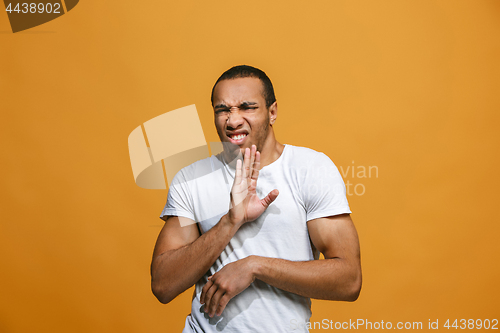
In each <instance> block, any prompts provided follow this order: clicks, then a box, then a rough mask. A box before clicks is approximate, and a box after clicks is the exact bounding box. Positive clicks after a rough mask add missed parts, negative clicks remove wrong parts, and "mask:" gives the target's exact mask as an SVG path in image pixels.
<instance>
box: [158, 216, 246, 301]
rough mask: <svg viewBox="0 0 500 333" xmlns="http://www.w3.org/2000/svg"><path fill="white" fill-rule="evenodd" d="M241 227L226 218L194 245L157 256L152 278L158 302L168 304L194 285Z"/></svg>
mask: <svg viewBox="0 0 500 333" xmlns="http://www.w3.org/2000/svg"><path fill="white" fill-rule="evenodd" d="M238 228H239V226H237V225H235V224H233V223H230V222H229V221H228V220H227V218H226V215H224V216H223V217H222V218H221V220H220V221H219V222H218V223H217V224H216V225H215V226H214V227H212V228H211V229H210V230H209V231H207V232H206V233H204V234H203V235H201V236H200V237H198V238H197V239H196V240H195V241H194V242H192V243H191V244H188V245H186V246H183V247H181V248H178V249H175V250H170V251H167V252H164V253H162V254H160V255H158V256H157V257H155V258H154V259H153V262H152V264H151V279H152V289H153V293H154V294H155V296H156V297H157V298H158V300H159V301H160V302H162V303H168V302H170V301H171V300H172V299H174V298H175V297H176V296H177V295H179V294H180V293H182V292H184V291H185V290H186V289H188V288H190V287H191V286H193V285H194V284H195V283H196V282H197V281H198V280H199V279H200V278H201V277H202V276H203V275H204V274H205V273H206V272H207V271H208V269H209V268H210V267H211V266H212V265H213V263H214V262H215V260H216V259H217V258H218V257H219V255H220V254H221V253H222V251H223V250H224V248H225V247H226V245H227V244H228V243H229V241H230V240H231V238H232V237H233V236H234V234H235V233H236V231H237V230H238Z"/></svg>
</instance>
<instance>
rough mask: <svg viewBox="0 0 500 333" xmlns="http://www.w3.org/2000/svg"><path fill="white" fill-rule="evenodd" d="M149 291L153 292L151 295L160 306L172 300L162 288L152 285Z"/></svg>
mask: <svg viewBox="0 0 500 333" xmlns="http://www.w3.org/2000/svg"><path fill="white" fill-rule="evenodd" d="M151 290H152V291H153V295H155V297H156V299H157V300H158V301H160V303H162V304H168V303H170V302H171V301H172V300H173V299H174V298H173V297H170V296H169V294H168V292H167V291H165V290H163V288H159V287H155V286H154V284H152V286H151Z"/></svg>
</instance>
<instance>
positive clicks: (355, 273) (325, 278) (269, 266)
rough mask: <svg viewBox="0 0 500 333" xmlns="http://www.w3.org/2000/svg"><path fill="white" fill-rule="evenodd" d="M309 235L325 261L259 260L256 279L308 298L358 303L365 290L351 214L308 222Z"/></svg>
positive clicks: (256, 258) (257, 259)
mask: <svg viewBox="0 0 500 333" xmlns="http://www.w3.org/2000/svg"><path fill="white" fill-rule="evenodd" d="M308 229H309V235H310V237H311V240H312V242H313V244H314V246H315V247H316V248H317V249H318V250H319V251H320V252H321V253H323V255H324V256H325V260H312V261H288V260H283V259H275V258H265V257H255V258H254V260H255V261H256V264H255V270H254V272H255V277H256V278H257V279H259V280H262V281H264V282H266V283H268V284H270V285H272V286H275V287H277V288H280V289H283V290H287V291H290V292H293V293H295V294H299V295H302V296H305V297H311V298H318V299H328V300H335V301H355V300H356V299H357V298H358V295H359V292H360V290H361V263H360V251H359V241H358V235H357V233H356V229H355V227H354V224H353V223H352V220H351V217H350V216H349V215H338V216H332V217H327V218H319V219H315V220H312V221H309V222H308Z"/></svg>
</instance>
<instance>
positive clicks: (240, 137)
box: [228, 133, 248, 144]
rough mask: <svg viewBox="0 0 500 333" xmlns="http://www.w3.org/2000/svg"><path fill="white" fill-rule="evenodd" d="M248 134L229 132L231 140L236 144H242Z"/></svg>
mask: <svg viewBox="0 0 500 333" xmlns="http://www.w3.org/2000/svg"><path fill="white" fill-rule="evenodd" d="M247 136H248V134H247V133H237V134H228V137H229V140H230V141H231V142H232V143H234V144H241V143H242V142H243V141H244V140H245V138H246V137H247Z"/></svg>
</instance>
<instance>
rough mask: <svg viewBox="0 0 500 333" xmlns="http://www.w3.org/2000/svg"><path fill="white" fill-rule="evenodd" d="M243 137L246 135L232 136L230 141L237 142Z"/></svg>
mask: <svg viewBox="0 0 500 333" xmlns="http://www.w3.org/2000/svg"><path fill="white" fill-rule="evenodd" d="M245 136H247V135H246V134H239V135H233V136H232V139H233V140H236V141H239V140H241V139H243V138H244V137H245Z"/></svg>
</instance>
